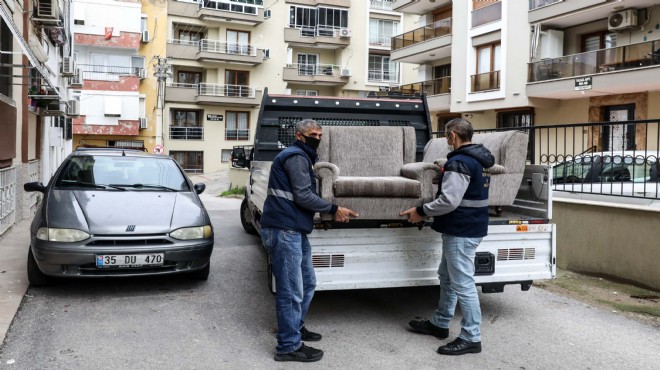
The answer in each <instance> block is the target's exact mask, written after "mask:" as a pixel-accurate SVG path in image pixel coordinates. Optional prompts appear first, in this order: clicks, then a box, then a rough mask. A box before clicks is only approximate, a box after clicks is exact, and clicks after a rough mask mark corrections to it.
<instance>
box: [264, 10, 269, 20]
mask: <svg viewBox="0 0 660 370" xmlns="http://www.w3.org/2000/svg"><path fill="white" fill-rule="evenodd" d="M270 16H271V11H270V9H268V10H264V18H266V19H268V18H270Z"/></svg>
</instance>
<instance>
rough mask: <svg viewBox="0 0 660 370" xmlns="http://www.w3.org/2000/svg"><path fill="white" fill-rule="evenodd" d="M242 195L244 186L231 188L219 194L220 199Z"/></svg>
mask: <svg viewBox="0 0 660 370" xmlns="http://www.w3.org/2000/svg"><path fill="white" fill-rule="evenodd" d="M244 194H245V186H240V187H239V186H236V187H233V188H231V189H229V190H227V191H223V192H222V193H220V196H221V197H230V196H233V195H241V196H242V195H244Z"/></svg>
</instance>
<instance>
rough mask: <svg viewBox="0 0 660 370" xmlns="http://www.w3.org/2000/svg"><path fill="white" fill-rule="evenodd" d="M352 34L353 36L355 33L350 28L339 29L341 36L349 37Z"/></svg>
mask: <svg viewBox="0 0 660 370" xmlns="http://www.w3.org/2000/svg"><path fill="white" fill-rule="evenodd" d="M351 36H353V33H352V32H351V30H349V29H348V28H340V29H339V37H343V38H349V37H351Z"/></svg>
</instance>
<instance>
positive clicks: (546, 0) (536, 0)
mask: <svg viewBox="0 0 660 370" xmlns="http://www.w3.org/2000/svg"><path fill="white" fill-rule="evenodd" d="M561 1H564V0H529V10H534V9H538V8H542V7H544V6H548V5H552V4H555V3H558V2H561Z"/></svg>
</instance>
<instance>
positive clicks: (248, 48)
mask: <svg viewBox="0 0 660 370" xmlns="http://www.w3.org/2000/svg"><path fill="white" fill-rule="evenodd" d="M199 51H201V52H210V53H221V54H234V55H250V56H256V55H257V48H256V47H254V46H252V45H248V44H238V43H235V42H222V41H215V40H206V39H205V40H201V41H200V42H199Z"/></svg>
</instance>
